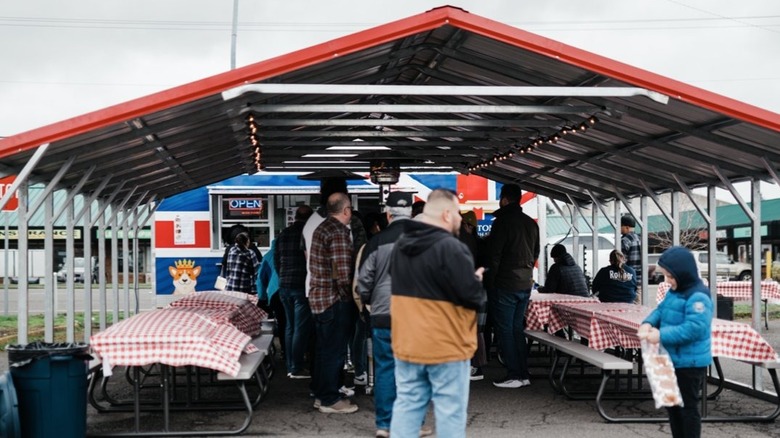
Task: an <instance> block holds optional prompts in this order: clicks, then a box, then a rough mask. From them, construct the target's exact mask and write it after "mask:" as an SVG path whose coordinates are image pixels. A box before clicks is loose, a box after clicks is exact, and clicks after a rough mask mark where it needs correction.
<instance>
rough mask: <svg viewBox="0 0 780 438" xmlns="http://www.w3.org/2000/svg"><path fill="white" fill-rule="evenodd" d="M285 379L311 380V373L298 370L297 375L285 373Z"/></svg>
mask: <svg viewBox="0 0 780 438" xmlns="http://www.w3.org/2000/svg"><path fill="white" fill-rule="evenodd" d="M287 377H289V378H291V379H311V373H310V372H309V370H300V371H298V372H297V373H287Z"/></svg>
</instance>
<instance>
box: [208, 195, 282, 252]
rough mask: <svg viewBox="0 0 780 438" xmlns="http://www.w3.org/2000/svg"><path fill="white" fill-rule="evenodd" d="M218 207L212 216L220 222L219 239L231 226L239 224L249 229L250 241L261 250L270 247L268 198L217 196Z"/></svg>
mask: <svg viewBox="0 0 780 438" xmlns="http://www.w3.org/2000/svg"><path fill="white" fill-rule="evenodd" d="M217 199H218V201H217V202H215V203H214V204H213V205H214V206H218V211H215V213H217V214H215V215H214V216H216V217H218V218H219V220H220V226H219V229H220V237H221V238H223V239H224V238H225V237H226V236H225V233H226V232H228V231H227V230H229V229H230V227H232V226H233V225H236V224H241V225H244V226H246V227H247V228H249V230H250V234H251V235H252V240H254V241H255V243H256V244H257V246H259V247H261V248H263V247H268V246H270V243H271V242H270V233H269V231H270V228H269V226H270V223H269V219H268V209H269V205H268V196H267V195H257V194H229V195H220V196H217Z"/></svg>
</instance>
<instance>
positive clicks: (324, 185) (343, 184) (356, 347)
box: [301, 177, 368, 397]
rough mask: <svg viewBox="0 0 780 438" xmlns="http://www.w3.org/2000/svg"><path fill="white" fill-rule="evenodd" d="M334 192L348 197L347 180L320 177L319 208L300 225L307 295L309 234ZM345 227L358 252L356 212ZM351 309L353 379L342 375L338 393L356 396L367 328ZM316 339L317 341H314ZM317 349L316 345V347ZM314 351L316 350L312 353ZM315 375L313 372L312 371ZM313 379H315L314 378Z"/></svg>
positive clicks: (360, 238)
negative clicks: (304, 258) (342, 382)
mask: <svg viewBox="0 0 780 438" xmlns="http://www.w3.org/2000/svg"><path fill="white" fill-rule="evenodd" d="M334 193H343V194H345V195H347V197H349V193H348V192H347V180H346V179H344V178H340V177H332V178H323V179H322V180H321V181H320V208H318V209H317V210H316V211H315V212H314V214H312V215H311V216H310V217H309V219H308V220H307V221H306V225H304V227H303V237H302V239H301V247H302V248H303V249H304V251H305V254H306V280H305V286H304V287H305V290H306V296H307V297H308V296H309V291H310V284H309V283H310V281H311V263H310V259H309V257H310V253H311V243H312V236H313V235H314V230H316V229H317V227H318V226H319V225H320V224H321V223H322V222H324V221H325V219H326V218H327V216H328V211H327V201H328V199H329V197H330V196H331V195H332V194H334ZM347 227H348V228H349V230H350V232H351V234H350V239H351V240H350V241H351V243H352V247H353V254H357V252H358V250H359V249H360V248H361V247H362V246H363V245H364V244H365V243H366V241H367V240H368V238H367V236H366V230H365V228H364V226H363V221H361V220H360V218H358V216H357V215H352V217H351V219H350V221H349V223H348V224H347ZM353 266H354V260H353ZM350 310H353V311H351V312H350V314H349V318H350V319H351V323H350V324H351V325H350V332H349V340H348V343H349V348H350V351H351V353H352V363H353V364H354V368H353V370H352V371H353V372H354V373H355V378H353V379H348V378H346V376H342V378H343V379H344V381H345V385H344V386H343V387H341V389H340V390H341V392H342V393H343V394H344V395H346V396H348V397H351V396H353V395H355V391H354V386H355V383H356V382H357V383H359V384H362V385H364V384H365V382H366V376H365V371H366V370H365V366H366V362H367V360H366V350H365V338H366V327H365V324H363V323H362V322H361V321H360V318H359V317H358V313H357V308H355V309H350ZM315 342H316V340H315ZM315 350H316V347H315ZM315 354H316V353H315ZM314 376H316V373H315V374H314ZM315 380H316V379H315ZM316 384H317V382H316V381H314V382H312V385H316Z"/></svg>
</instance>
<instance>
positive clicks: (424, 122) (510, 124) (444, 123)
mask: <svg viewBox="0 0 780 438" xmlns="http://www.w3.org/2000/svg"><path fill="white" fill-rule="evenodd" d="M255 123H256V124H257V125H258V126H260V127H264V126H295V127H297V126H327V127H333V126H430V127H449V126H457V127H483V126H495V127H499V128H536V127H545V128H554V127H558V126H560V125H561V124H562V123H563V121H561V120H533V119H521V120H496V119H481V120H469V119H260V118H255ZM260 133H261V134H263V131H261V132H260Z"/></svg>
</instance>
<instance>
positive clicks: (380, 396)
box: [371, 328, 395, 429]
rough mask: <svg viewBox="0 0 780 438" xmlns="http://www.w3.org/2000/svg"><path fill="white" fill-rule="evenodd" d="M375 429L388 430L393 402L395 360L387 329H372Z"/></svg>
mask: <svg viewBox="0 0 780 438" xmlns="http://www.w3.org/2000/svg"><path fill="white" fill-rule="evenodd" d="M372 332H373V336H372V338H371V339H372V340H373V352H374V406H375V407H376V428H377V429H390V419H391V418H392V416H393V403H394V402H395V359H394V358H393V345H392V342H391V338H390V329H389V328H374V329H372Z"/></svg>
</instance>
